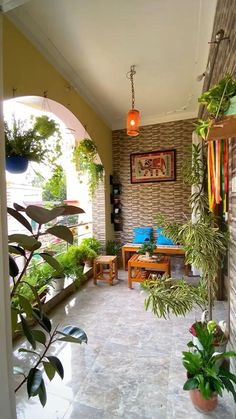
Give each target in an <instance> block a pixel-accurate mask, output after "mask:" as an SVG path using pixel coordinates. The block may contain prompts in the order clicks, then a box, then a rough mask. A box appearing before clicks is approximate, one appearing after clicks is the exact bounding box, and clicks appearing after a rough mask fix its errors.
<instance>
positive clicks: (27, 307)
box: [17, 294, 32, 317]
mask: <svg viewBox="0 0 236 419" xmlns="http://www.w3.org/2000/svg"><path fill="white" fill-rule="evenodd" d="M17 296H18V299H19V304H20V306H21V308H22V310H23V312H24V313H25V314H26V315H27V317H32V307H31V304H30V302H29V300H27V298H25V297H24V296H23V295H21V294H17Z"/></svg>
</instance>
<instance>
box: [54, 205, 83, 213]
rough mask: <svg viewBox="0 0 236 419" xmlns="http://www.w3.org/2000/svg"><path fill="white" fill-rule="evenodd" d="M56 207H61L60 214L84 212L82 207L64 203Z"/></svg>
mask: <svg viewBox="0 0 236 419" xmlns="http://www.w3.org/2000/svg"><path fill="white" fill-rule="evenodd" d="M58 208H62V209H63V212H62V215H76V214H83V213H84V210H83V209H82V208H79V207H76V206H75V205H65V206H62V207H58Z"/></svg>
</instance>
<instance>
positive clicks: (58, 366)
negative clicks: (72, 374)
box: [46, 356, 64, 380]
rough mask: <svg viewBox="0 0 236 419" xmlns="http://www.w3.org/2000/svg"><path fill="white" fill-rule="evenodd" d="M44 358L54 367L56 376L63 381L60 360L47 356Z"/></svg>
mask: <svg viewBox="0 0 236 419" xmlns="http://www.w3.org/2000/svg"><path fill="white" fill-rule="evenodd" d="M46 358H47V359H48V361H49V362H50V363H51V364H52V365H53V366H54V368H55V370H56V372H57V373H58V375H59V376H60V377H61V379H62V380H63V378H64V369H63V366H62V363H61V361H60V359H58V358H57V357H56V356H47V357H46Z"/></svg>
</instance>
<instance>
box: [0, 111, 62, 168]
mask: <svg viewBox="0 0 236 419" xmlns="http://www.w3.org/2000/svg"><path fill="white" fill-rule="evenodd" d="M32 122H33V125H32V127H31V128H28V127H27V125H26V121H22V120H16V119H15V118H13V121H12V125H11V126H10V125H9V124H8V122H5V123H4V127H5V147H6V157H7V158H11V157H14V158H15V157H21V158H24V159H26V161H28V160H30V161H34V162H37V163H41V162H46V161H47V164H48V163H50V164H52V165H53V164H55V162H56V161H57V159H58V157H59V156H60V155H61V147H60V141H61V134H60V130H59V127H58V124H57V123H56V122H55V121H54V120H53V119H50V118H49V117H48V116H46V115H42V116H38V117H32ZM53 136H54V137H55V138H54V141H53V143H50V142H49V141H47V140H48V139H49V138H50V137H53ZM26 168H27V167H26Z"/></svg>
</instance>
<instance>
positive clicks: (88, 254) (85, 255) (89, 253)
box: [78, 243, 97, 262]
mask: <svg viewBox="0 0 236 419" xmlns="http://www.w3.org/2000/svg"><path fill="white" fill-rule="evenodd" d="M78 252H79V254H80V257H81V259H82V260H83V261H84V262H85V261H86V260H88V259H93V258H95V257H96V256H97V253H96V252H95V251H94V250H93V249H91V247H89V246H87V245H86V244H84V243H81V244H80V245H79V246H78Z"/></svg>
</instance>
